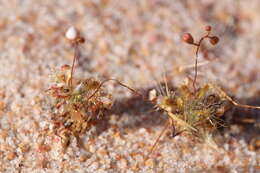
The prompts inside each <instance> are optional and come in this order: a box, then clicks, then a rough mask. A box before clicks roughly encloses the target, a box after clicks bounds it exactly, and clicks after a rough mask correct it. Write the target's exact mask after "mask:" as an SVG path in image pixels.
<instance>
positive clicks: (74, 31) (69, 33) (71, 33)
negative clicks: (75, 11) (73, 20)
mask: <svg viewBox="0 0 260 173" xmlns="http://www.w3.org/2000/svg"><path fill="white" fill-rule="evenodd" d="M65 36H66V38H67V39H69V40H75V39H76V38H77V37H78V31H77V29H76V28H75V27H74V26H71V27H69V29H68V30H67V32H66V34H65Z"/></svg>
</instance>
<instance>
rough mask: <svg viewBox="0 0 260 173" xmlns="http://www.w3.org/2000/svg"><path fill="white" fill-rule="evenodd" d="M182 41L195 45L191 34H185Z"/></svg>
mask: <svg viewBox="0 0 260 173" xmlns="http://www.w3.org/2000/svg"><path fill="white" fill-rule="evenodd" d="M182 40H183V41H184V42H186V43H188V44H193V42H194V40H193V37H192V35H191V34H190V33H185V34H184V35H183V36H182Z"/></svg>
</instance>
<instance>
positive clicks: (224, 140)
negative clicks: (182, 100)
mask: <svg viewBox="0 0 260 173" xmlns="http://www.w3.org/2000/svg"><path fill="white" fill-rule="evenodd" d="M259 19H260V1H259V0H218V1H215V0H201V1H198V0H196V1H195V0H194V1H188V0H146V1H145V0H143V1H141V0H93V1H87V0H86V1H83V0H82V1H79V0H78V1H76V0H74V1H72V0H24V1H23V0H20V1H19V0H16V1H15V0H1V1H0V172H8V173H11V172H19V171H20V172H99V173H101V172H111V173H112V172H128V173H130V172H147V173H148V172H214V171H215V172H257V171H259V169H260V168H259V165H260V156H259V149H258V150H257V147H255V145H256V144H255V143H256V142H255V141H257V135H258V137H259V115H260V113H259V111H258V112H257V111H250V110H235V111H234V112H233V114H232V112H231V113H230V114H229V115H230V116H229V117H228V119H230V118H231V115H233V120H231V121H232V122H233V124H232V125H231V127H229V128H226V129H225V130H224V131H222V132H221V133H220V134H218V135H217V136H216V137H214V140H216V141H217V143H216V144H214V143H211V144H209V143H205V144H199V143H194V142H192V141H191V140H190V139H189V138H186V137H184V136H179V137H176V138H174V139H172V138H170V137H169V136H166V137H164V138H163V139H162V140H161V142H160V144H159V146H158V149H157V150H156V151H155V153H154V154H153V155H152V156H151V160H150V161H149V162H148V163H147V164H146V165H144V164H143V159H144V157H143V156H144V155H145V154H146V153H147V151H148V148H149V147H150V146H151V144H152V143H153V142H154V140H155V138H156V137H157V136H158V134H159V133H160V131H161V129H162V126H163V122H164V120H165V115H162V114H160V113H150V111H151V106H150V105H147V104H145V103H144V102H142V101H141V100H140V98H135V97H134V96H133V95H132V94H131V93H130V92H129V91H127V90H125V89H123V88H121V87H119V86H117V85H115V84H113V83H110V84H108V85H106V88H107V89H108V90H109V92H113V93H114V97H115V99H116V104H115V106H114V107H113V110H112V111H111V115H110V116H107V117H106V119H105V121H102V122H101V123H100V124H99V125H98V127H97V129H96V130H95V129H94V128H93V129H92V130H91V132H89V133H88V134H86V136H84V143H85V145H86V147H87V148H88V149H89V152H87V151H84V150H82V149H79V148H77V147H76V143H75V140H73V141H72V144H71V146H70V147H69V148H68V150H67V152H66V154H64V155H61V154H60V151H59V150H60V144H59V141H55V140H53V139H52V138H51V137H49V136H48V135H47V137H45V136H46V134H47V133H48V132H49V130H48V129H49V128H51V124H50V122H49V111H50V110H49V109H48V108H49V107H48V106H47V105H46V104H45V103H44V102H43V101H42V99H44V98H45V93H44V90H46V89H47V88H48V86H49V84H50V82H49V74H50V73H51V69H52V68H55V67H59V66H61V65H63V64H65V63H71V60H72V55H73V52H72V49H70V46H69V44H68V43H67V42H66V40H65V39H64V32H65V31H66V29H67V28H68V27H69V26H70V25H75V26H76V27H78V28H79V29H80V30H81V32H82V34H83V35H84V36H85V38H86V40H87V41H86V43H85V44H84V45H82V47H81V50H82V57H81V59H80V63H79V64H78V68H77V74H76V75H78V76H99V77H107V78H117V79H119V80H121V81H122V82H124V83H126V84H128V85H129V86H132V87H133V88H136V89H140V90H143V91H146V90H147V89H148V88H154V87H155V85H156V80H157V81H162V76H163V73H164V72H165V71H166V72H167V75H168V77H169V79H170V80H171V81H169V82H172V83H174V84H175V85H178V84H179V83H180V82H182V80H183V79H184V77H185V76H187V75H192V71H187V73H186V74H177V73H176V70H174V69H176V68H177V67H179V66H183V65H189V64H192V63H193V61H194V49H193V48H192V47H190V46H189V45H186V44H184V43H183V42H182V41H181V40H180V38H181V35H182V34H183V33H184V32H187V31H189V32H191V33H192V34H193V35H194V37H195V38H197V39H198V37H199V36H200V35H201V34H203V28H204V26H205V25H206V24H211V25H212V26H213V27H214V33H215V34H216V35H218V36H220V39H221V41H220V43H219V44H218V45H217V46H216V47H212V46H210V45H207V44H206V46H207V47H208V49H209V52H208V57H209V58H214V57H216V58H217V61H216V62H214V63H211V64H209V65H207V66H204V67H203V68H200V71H199V73H200V79H199V80H200V81H201V82H203V81H209V80H211V81H214V82H215V83H217V84H218V85H220V86H222V87H223V88H225V90H226V91H227V92H228V93H229V94H230V95H232V96H234V97H235V98H237V99H239V100H240V101H241V102H244V103H251V104H258V105H260V101H259V98H260V85H259V84H260V73H259V69H260V47H259V44H260V22H259ZM202 56H206V54H205V53H203V54H201V57H202ZM200 60H201V61H203V58H201V59H200ZM202 77H203V78H202ZM245 117H247V118H251V121H252V117H253V118H254V119H253V121H252V122H251V123H247V124H245V123H244V124H241V123H240V124H238V123H239V121H240V119H244V118H245ZM257 117H258V118H257ZM241 121H242V120H241ZM257 130H258V131H257ZM90 138H91V139H90ZM57 139H58V138H57ZM258 139H259V138H258ZM40 143H44V144H46V146H49V147H50V148H49V149H48V147H46V150H47V151H46V152H40V151H39V144H40ZM258 143H259V141H258ZM27 147H28V148H27ZM258 147H259V144H258ZM8 159H9V160H8ZM138 164H139V165H138ZM88 165H90V166H88ZM43 167H47V168H43Z"/></svg>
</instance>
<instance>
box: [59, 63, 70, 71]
mask: <svg viewBox="0 0 260 173" xmlns="http://www.w3.org/2000/svg"><path fill="white" fill-rule="evenodd" d="M69 69H70V65H68V64H64V65H63V66H61V70H69Z"/></svg>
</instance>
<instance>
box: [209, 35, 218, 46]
mask: <svg viewBox="0 0 260 173" xmlns="http://www.w3.org/2000/svg"><path fill="white" fill-rule="evenodd" d="M209 41H210V43H211V44H212V45H215V44H217V43H218V42H219V38H218V37H216V36H213V37H210V40H209Z"/></svg>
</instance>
